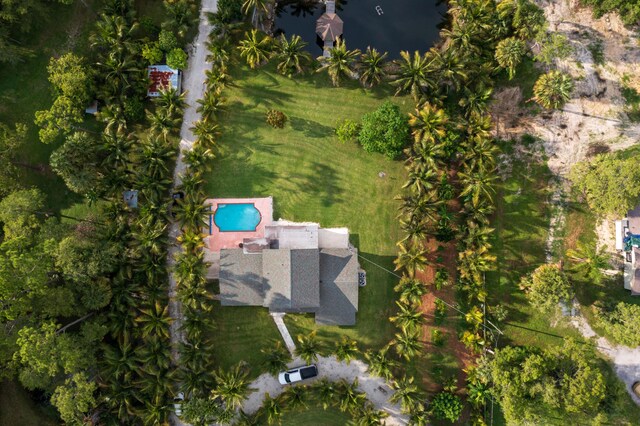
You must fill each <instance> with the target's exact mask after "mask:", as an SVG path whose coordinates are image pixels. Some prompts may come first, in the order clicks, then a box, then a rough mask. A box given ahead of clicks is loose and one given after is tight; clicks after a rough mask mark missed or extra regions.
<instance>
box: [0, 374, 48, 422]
mask: <svg viewBox="0 0 640 426" xmlns="http://www.w3.org/2000/svg"><path fill="white" fill-rule="evenodd" d="M55 417H56V416H55V410H54V411H53V412H47V411H46V410H44V409H43V408H42V407H39V406H37V405H36V404H35V403H34V402H33V401H32V400H31V398H30V397H29V394H28V393H27V391H26V390H24V389H23V388H22V387H21V386H20V385H19V384H18V383H16V382H13V381H3V382H0V425H7V426H9V425H16V426H17V425H20V426H47V425H55V424H56V423H57V422H56V421H55V420H54V419H55Z"/></svg>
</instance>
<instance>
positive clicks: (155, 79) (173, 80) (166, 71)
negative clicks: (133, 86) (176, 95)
mask: <svg viewBox="0 0 640 426" xmlns="http://www.w3.org/2000/svg"><path fill="white" fill-rule="evenodd" d="M147 74H148V76H149V81H150V83H149V90H148V91H147V96H149V97H152V98H154V97H158V96H160V91H161V90H162V89H163V88H166V87H173V88H175V89H176V90H177V91H178V92H180V88H181V83H180V70H176V69H173V68H171V67H170V66H168V65H151V66H150V67H149V68H147Z"/></svg>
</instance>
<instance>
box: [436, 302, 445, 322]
mask: <svg viewBox="0 0 640 426" xmlns="http://www.w3.org/2000/svg"><path fill="white" fill-rule="evenodd" d="M434 303H435V305H436V310H435V313H434V317H435V318H434V322H435V323H436V324H442V320H444V317H445V315H447V305H445V303H444V301H443V300H440V299H436V301H435V302H434Z"/></svg>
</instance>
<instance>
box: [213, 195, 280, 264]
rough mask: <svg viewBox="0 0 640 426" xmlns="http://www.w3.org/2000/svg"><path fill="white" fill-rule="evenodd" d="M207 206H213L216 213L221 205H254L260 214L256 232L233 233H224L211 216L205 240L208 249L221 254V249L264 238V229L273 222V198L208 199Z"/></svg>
mask: <svg viewBox="0 0 640 426" xmlns="http://www.w3.org/2000/svg"><path fill="white" fill-rule="evenodd" d="M205 203H206V204H209V205H211V211H212V212H215V211H216V210H217V208H218V205H219V204H253V205H254V206H255V207H256V209H258V211H259V212H260V216H261V218H260V223H258V226H257V227H256V230H255V231H232V232H222V231H220V229H219V228H218V227H217V226H216V223H215V221H214V218H213V216H214V215H213V214H212V215H211V216H210V220H209V227H208V228H205V230H204V232H205V234H207V235H208V236H207V237H206V238H205V240H206V243H207V247H208V249H209V250H210V251H211V252H213V253H217V254H218V256H219V254H220V250H221V249H226V248H229V249H231V248H238V245H239V244H240V243H241V242H242V240H243V239H245V238H262V237H264V227H265V226H266V225H269V224H270V223H271V222H273V198H272V197H266V198H213V199H208V200H207V201H206V202H205Z"/></svg>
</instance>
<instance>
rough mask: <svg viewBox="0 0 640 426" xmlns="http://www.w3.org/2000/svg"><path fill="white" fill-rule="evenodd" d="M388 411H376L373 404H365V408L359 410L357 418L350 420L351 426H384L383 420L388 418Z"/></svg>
mask: <svg viewBox="0 0 640 426" xmlns="http://www.w3.org/2000/svg"><path fill="white" fill-rule="evenodd" d="M388 415H389V414H387V412H386V411H383V410H376V409H375V407H374V406H373V404H371V403H370V402H368V401H367V402H365V404H364V406H363V407H361V408H360V410H358V412H357V414H356V415H355V416H354V417H355V418H354V419H352V420H349V423H347V424H348V425H349V426H377V425H381V424H384V423H383V420H384V419H385V418H386V417H387V416H388Z"/></svg>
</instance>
